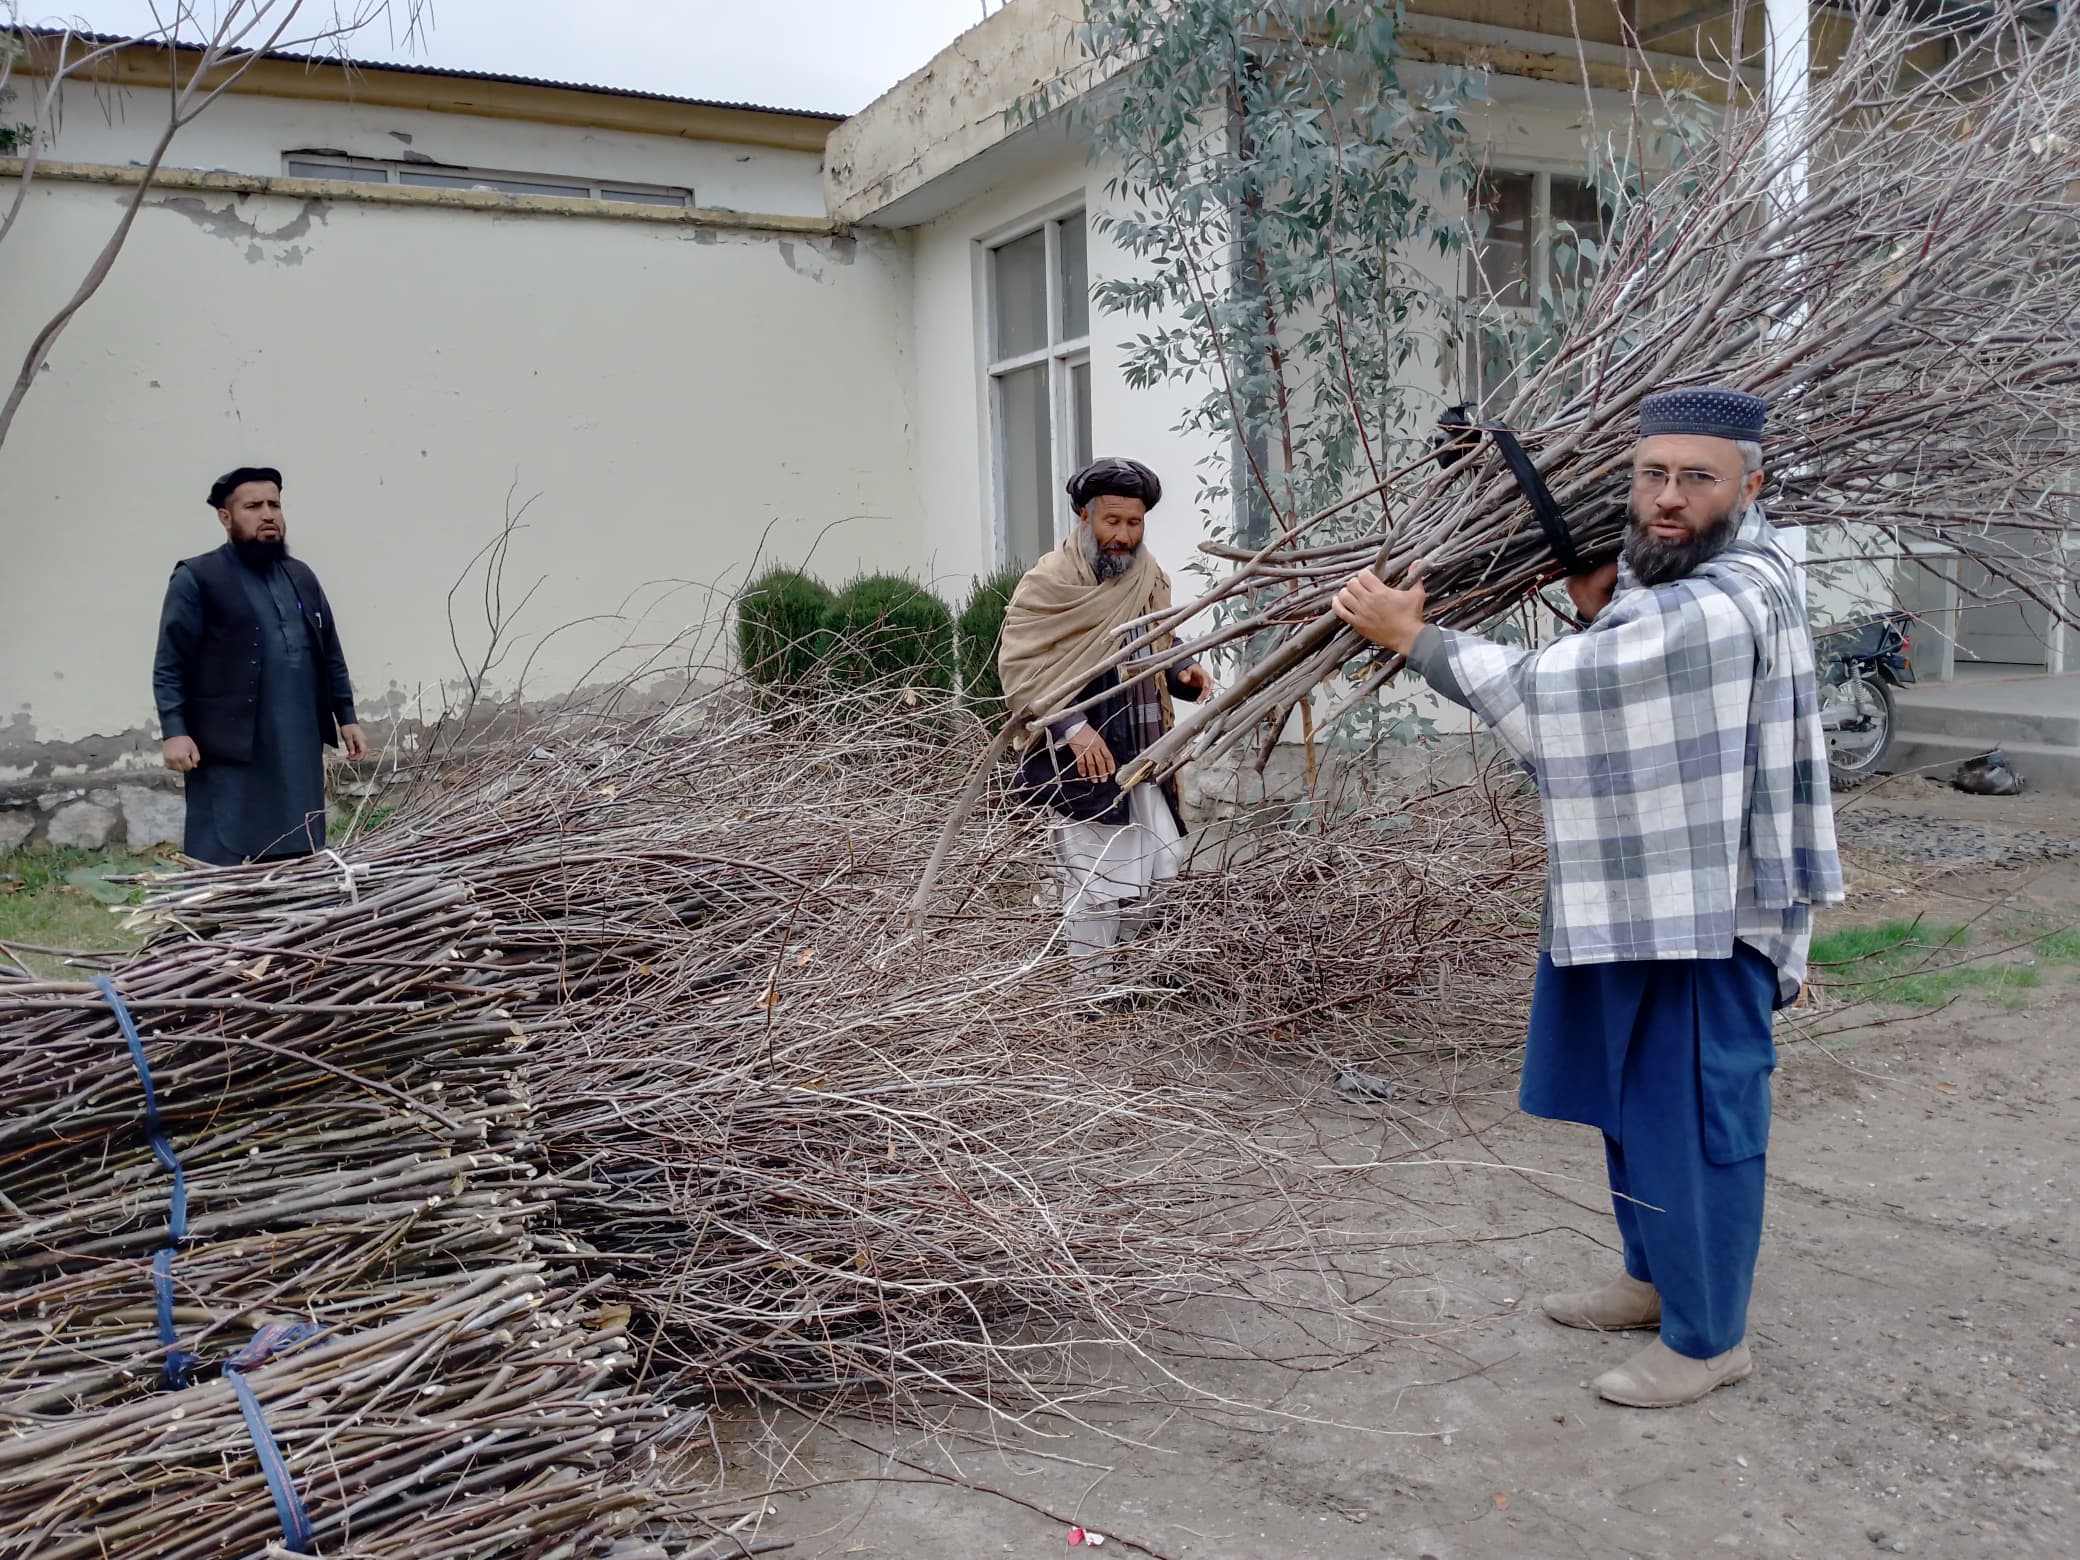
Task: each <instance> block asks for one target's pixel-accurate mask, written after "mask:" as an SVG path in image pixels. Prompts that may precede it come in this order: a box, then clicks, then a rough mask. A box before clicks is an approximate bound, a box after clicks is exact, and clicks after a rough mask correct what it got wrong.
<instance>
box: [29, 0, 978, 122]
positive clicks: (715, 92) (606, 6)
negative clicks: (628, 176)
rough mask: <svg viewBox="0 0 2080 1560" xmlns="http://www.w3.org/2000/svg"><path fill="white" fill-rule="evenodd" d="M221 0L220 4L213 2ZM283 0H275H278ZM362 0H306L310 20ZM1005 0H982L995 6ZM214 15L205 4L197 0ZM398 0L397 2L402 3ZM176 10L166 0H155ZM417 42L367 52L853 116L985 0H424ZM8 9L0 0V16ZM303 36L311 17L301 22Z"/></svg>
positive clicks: (126, 29)
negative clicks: (425, 28)
mask: <svg viewBox="0 0 2080 1560" xmlns="http://www.w3.org/2000/svg"><path fill="white" fill-rule="evenodd" d="M19 3H20V10H21V14H22V17H23V19H24V20H25V21H31V22H49V21H53V20H60V19H62V20H66V21H70V22H73V23H75V24H78V25H83V26H84V27H86V28H87V29H88V30H90V31H93V32H106V33H126V34H135V33H141V32H150V31H154V30H156V28H155V24H154V22H153V20H152V15H153V9H154V7H153V6H152V4H150V3H149V0H19ZM218 3H219V4H221V0H218ZM276 3H280V0H276ZM357 4H360V5H366V4H367V0H306V3H305V5H304V8H303V14H304V15H305V16H319V15H327V14H330V13H331V12H332V11H333V10H334V9H338V10H341V11H347V12H351V11H353V10H354V9H355V7H356V5H357ZM1001 4H1002V0H987V9H989V10H991V11H995V10H997V9H998V7H999V6H1000V5H1001ZM192 8H193V9H194V10H196V11H197V12H198V13H200V14H202V15H205V16H207V15H209V14H211V13H212V12H213V11H214V10H215V9H216V6H215V5H213V4H212V3H211V0H193V4H192ZM402 8H403V7H402V6H401V5H395V6H393V9H400V10H401V9H402ZM157 9H158V11H159V13H160V14H161V15H171V14H173V12H174V11H175V9H176V7H175V6H174V5H173V4H172V3H171V0H159V4H158V7H157ZM430 9H431V11H432V17H433V25H432V28H431V29H430V31H429V32H428V33H427V35H426V37H425V40H424V42H423V43H422V45H421V46H420V47H418V48H417V49H404V50H400V49H396V48H393V47H392V46H391V43H390V38H389V34H388V31H387V29H386V28H385V27H384V26H383V25H382V24H381V23H378V24H377V26H376V27H375V28H374V29H372V30H371V31H370V32H369V33H367V34H365V35H364V38H363V41H362V43H361V44H359V45H358V46H357V47H356V48H355V51H354V52H355V53H356V54H357V55H358V56H359V57H361V58H363V59H371V60H383V59H392V60H405V61H408V62H411V63H415V64H424V65H446V66H451V67H453V68H455V69H457V70H488V71H499V72H502V73H504V74H508V75H515V76H543V77H547V78H549V79H550V80H554V81H580V82H588V83H591V84H593V85H595V86H605V87H628V88H633V89H635V90H638V91H644V92H668V93H672V94H674V95H675V96H679V97H699V98H719V99H722V100H724V101H726V102H748V103H764V104H768V105H770V106H772V107H776V108H810V109H826V110H829V111H831V112H833V113H841V114H849V113H854V112H856V111H858V110H859V109H862V108H864V107H866V105H867V104H869V103H871V102H872V101H873V100H874V99H875V98H877V97H879V96H880V95H881V94H882V93H883V92H886V91H887V90H888V89H889V88H890V87H892V86H894V85H895V84H896V83H897V82H898V81H901V80H902V79H903V78H904V77H905V76H907V75H909V74H910V72H912V71H913V70H916V69H917V68H918V67H919V66H921V65H923V64H924V63H925V62H926V61H927V60H929V59H930V58H931V57H932V56H933V55H934V54H937V53H938V52H939V51H940V50H941V49H943V48H944V47H945V46H946V45H947V44H949V43H951V42H952V41H953V40H954V38H956V37H957V36H958V35H959V34H960V33H961V32H963V31H964V30H965V29H967V28H969V27H972V26H974V25H975V24H976V23H977V22H979V21H981V20H982V16H983V11H984V9H985V0H430ZM6 10H7V5H6V3H5V0H0V15H5V13H6ZM298 26H299V28H300V29H301V30H302V31H303V32H304V33H305V34H306V35H308V33H309V31H310V27H309V24H308V23H305V22H301V21H299V23H298Z"/></svg>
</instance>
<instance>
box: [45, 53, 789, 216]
mask: <svg viewBox="0 0 2080 1560" xmlns="http://www.w3.org/2000/svg"><path fill="white" fill-rule="evenodd" d="M19 86H20V92H19V95H18V98H17V101H16V103H15V105H14V107H15V109H16V111H17V113H18V114H21V113H24V112H25V111H27V110H29V109H31V108H33V107H34V106H35V104H34V102H33V101H32V100H35V99H39V98H40V95H41V92H42V90H43V89H42V83H41V82H39V81H37V80H36V79H34V78H27V77H25V78H23V79H22V80H21V82H20V83H19ZM162 102H163V98H162V95H161V94H158V93H152V92H141V91H124V90H120V89H102V88H97V87H94V86H92V85H91V84H86V83H79V82H68V83H66V84H65V86H64V87H63V88H62V89H61V99H60V103H59V111H58V114H57V116H56V119H55V122H54V132H53V134H52V137H51V139H50V140H49V142H48V143H47V144H46V146H45V148H44V155H46V156H49V157H53V158H58V159H62V160H65V161H70V162H88V163H114V164H118V165H124V164H130V163H141V162H143V161H144V160H145V159H146V158H147V157H148V156H150V154H151V148H152V145H153V144H154V142H155V141H156V140H157V138H158V136H159V135H160V133H161V132H162V131H163V130H164V129H165V125H166V120H165V114H164V112H163V108H162ZM316 150H326V151H332V152H337V153H342V154H344V155H346V156H349V157H372V158H377V159H381V160H383V161H407V162H419V161H431V162H437V163H445V164H448V165H450V166H453V167H459V168H474V169H480V170H483V171H486V172H511V173H522V174H525V173H537V174H561V175H564V176H565V177H569V178H585V177H591V178H598V179H614V180H622V181H626V182H628V183H632V184H667V185H676V186H680V187H691V188H692V190H693V192H694V200H695V203H696V204H698V205H702V206H711V207H719V208H723V209H726V210H731V211H755V212H761V213H764V214H766V215H769V216H802V217H821V216H822V215H823V186H822V182H821V179H822V169H823V159H822V157H821V156H820V155H819V154H817V153H814V152H795V151H782V150H778V149H776V148H772V147H763V146H739V145H733V144H729V143H724V142H719V141H695V140H688V139H684V138H681V137H677V136H669V135H638V134H634V133H631V132H628V131H620V130H596V129H585V128H580V127H577V126H568V125H552V124H537V123H533V122H531V121H527V120H518V119H493V118H474V117H471V116H469V115H466V114H448V113H434V112H431V111H428V110H423V109H403V108H386V107H383V106H381V105H370V104H357V103H333V102H306V101H302V100H298V99H290V98H276V97H262V96H258V95H254V94H226V95H225V96H224V97H222V98H219V99H218V100H217V101H216V102H215V103H214V104H212V105H211V106H210V108H209V110H208V111H207V112H206V113H204V114H203V115H202V116H201V117H200V118H198V119H197V120H196V121H195V122H194V123H193V124H191V125H188V126H186V127H185V128H184V129H183V130H182V131H181V132H180V134H179V135H178V136H177V137H176V138H175V139H174V143H173V147H172V151H171V154H170V155H169V157H168V159H167V165H168V166H169V167H175V168H199V169H204V170H208V171H217V170H222V171H225V172H230V173H248V174H257V175H260V176H263V177H275V176H278V175H280V174H281V173H282V172H283V171H284V169H283V167H282V158H283V156H284V154H286V153H288V152H291V151H316Z"/></svg>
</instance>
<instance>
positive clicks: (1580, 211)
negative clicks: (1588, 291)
mask: <svg viewBox="0 0 2080 1560" xmlns="http://www.w3.org/2000/svg"><path fill="white" fill-rule="evenodd" d="M1472 214H1473V215H1474V216H1475V217H1476V218H1477V219H1479V218H1485V220H1484V221H1482V220H1476V221H1475V223H1474V233H1473V240H1472V242H1471V243H1469V244H1468V245H1467V248H1466V279H1465V295H1466V299H1467V301H1468V303H1469V304H1470V305H1471V306H1472V308H1473V310H1474V312H1475V315H1476V319H1477V321H1478V320H1479V319H1482V318H1485V319H1486V320H1489V321H1492V322H1494V325H1495V326H1497V327H1503V328H1490V329H1482V328H1480V326H1479V324H1478V323H1476V326H1475V328H1474V331H1473V338H1474V339H1473V340H1472V341H1471V342H1470V343H1469V344H1468V349H1467V353H1466V357H1467V363H1466V365H1465V372H1464V373H1463V374H1462V376H1461V377H1462V379H1463V381H1464V382H1463V384H1462V386H1461V388H1462V390H1463V392H1464V394H1465V395H1466V396H1467V398H1468V399H1470V400H1472V401H1473V402H1474V403H1475V404H1476V405H1478V404H1480V403H1481V402H1483V401H1506V400H1507V399H1508V398H1509V395H1510V393H1511V391H1512V389H1513V388H1514V386H1515V383H1516V369H1515V366H1514V364H1513V363H1511V361H1510V354H1511V352H1512V350H1513V348H1512V345H1511V342H1510V339H1509V332H1508V330H1507V328H1506V327H1507V325H1508V323H1509V319H1510V315H1511V314H1512V313H1527V314H1528V313H1529V312H1530V311H1532V310H1534V309H1536V308H1537V306H1538V304H1539V302H1540V300H1541V299H1544V298H1549V297H1551V296H1553V295H1554V294H1556V293H1558V292H1560V291H1561V290H1563V289H1564V288H1580V287H1586V286H1587V285H1588V284H1589V283H1590V281H1591V280H1592V279H1593V278H1594V275H1595V271H1596V265H1595V262H1594V260H1592V259H1591V258H1590V257H1589V256H1587V255H1584V254H1582V253H1581V252H1580V251H1579V250H1578V249H1576V248H1575V246H1574V243H1573V242H1572V241H1571V240H1576V239H1588V240H1590V241H1592V242H1595V243H1598V244H1601V243H1602V242H1603V240H1604V239H1605V238H1606V237H1607V236H1608V235H1609V231H1610V211H1609V209H1608V208H1607V207H1606V206H1605V205H1604V203H1603V200H1602V198H1601V196H1600V195H1599V194H1598V193H1597V190H1596V186H1595V185H1594V184H1593V183H1591V182H1590V181H1589V180H1587V179H1584V178H1579V177H1573V176H1570V175H1567V174H1560V173H1549V172H1545V171H1542V170H1531V169H1522V170H1505V169H1496V170H1493V171H1490V172H1488V173H1485V174H1483V175H1482V176H1481V179H1480V182H1479V183H1478V184H1477V185H1476V186H1475V188H1474V192H1473V198H1472Z"/></svg>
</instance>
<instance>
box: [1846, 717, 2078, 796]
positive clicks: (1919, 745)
mask: <svg viewBox="0 0 2080 1560" xmlns="http://www.w3.org/2000/svg"><path fill="white" fill-rule="evenodd" d="M1916 714H1917V716H1918V714H1919V712H1918V711H1917V712H1916ZM1900 715H1901V720H1902V723H1903V724H1904V722H1905V720H1906V718H1907V715H1906V711H1905V710H1902V711H1901V712H1900ZM1979 729H1980V730H1981V732H1982V733H1983V732H1985V731H1987V730H1989V729H1991V728H1990V726H1989V723H1988V722H1987V721H1986V720H1985V719H1984V718H1983V717H1982V719H1981V721H1980V726H1979ZM2001 729H2003V730H2005V729H2006V727H2005V725H2003V726H2002V728H2001ZM1993 747H1997V748H1999V749H2000V750H2001V751H2002V752H2003V753H2005V754H2007V755H2008V761H2009V762H2010V763H2012V764H2013V765H2014V766H2015V772H2016V773H2017V774H2019V775H2021V776H2022V780H2023V784H2025V785H2026V786H2028V787H2029V788H2030V789H2031V790H2033V791H2050V792H2055V793H2057V794H2060V795H2066V796H2075V795H2080V746H2075V745H2070V744H2065V743H2057V742H2021V741H2010V740H2009V739H2008V738H2007V737H2005V736H1995V737H1991V738H1989V737H1987V736H1985V735H1980V736H1977V737H1970V736H1953V735H1950V734H1947V733H1944V732H1932V731H1918V730H1917V731H1908V730H1902V731H1899V732H1897V733H1896V734H1895V735H1894V736H1893V739H1892V751H1891V752H1890V753H1888V754H1886V756H1885V770H1886V772H1887V773H1888V774H1895V775H1897V774H1906V773H1909V772H1918V773H1921V774H1928V775H1934V776H1936V777H1937V778H1939V779H1948V778H1949V776H1950V773H1951V771H1952V770H1954V769H1956V768H1957V766H1958V765H1959V764H1961V763H1963V762H1964V761H1965V760H1966V759H1968V758H1977V757H1979V755H1980V754H1982V753H1984V752H1985V751H1986V750H1987V749H1988V748H1993Z"/></svg>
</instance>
